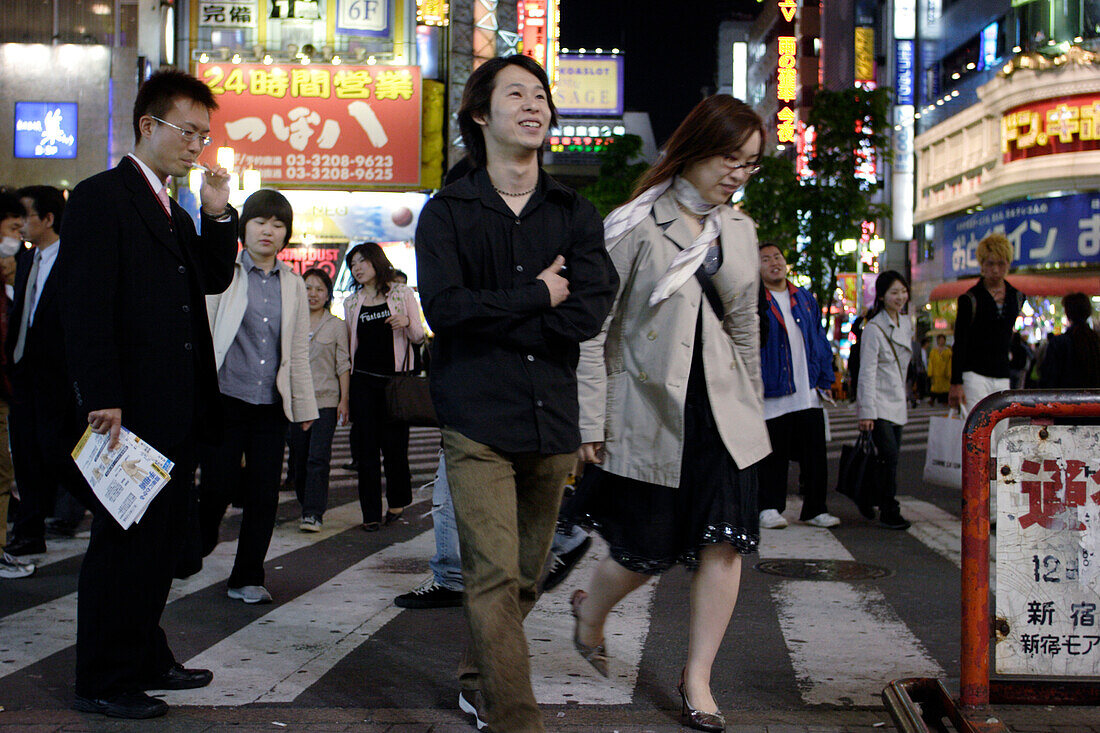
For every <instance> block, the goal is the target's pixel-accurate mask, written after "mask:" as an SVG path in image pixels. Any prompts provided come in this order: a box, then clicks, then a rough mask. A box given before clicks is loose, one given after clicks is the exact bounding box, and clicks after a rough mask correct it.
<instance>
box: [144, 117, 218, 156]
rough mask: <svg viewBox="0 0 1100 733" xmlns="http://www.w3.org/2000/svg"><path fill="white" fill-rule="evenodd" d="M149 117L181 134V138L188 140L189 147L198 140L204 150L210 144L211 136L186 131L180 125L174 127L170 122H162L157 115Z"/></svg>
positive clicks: (194, 131)
mask: <svg viewBox="0 0 1100 733" xmlns="http://www.w3.org/2000/svg"><path fill="white" fill-rule="evenodd" d="M149 116H150V117H152V118H153V119H154V120H156V121H157V122H159V123H160V124H162V125H168V126H169V127H171V128H172V129H173V130H176V131H177V132H179V134H180V137H182V138H183V139H184V140H186V141H187V143H188V144H189V145H190V144H191V143H193V142H195V141H196V140H198V141H199V142H200V143H202V146H203V147H204V148H205V147H206V146H207V145H209V144H210V136H209V135H200V134H199V133H198V132H197V131H196V130H185V129H184V128H182V127H180V126H179V125H173V124H172V123H171V122H169V121H168V120H162V119H161V118H159V117H157V116H156V115H149Z"/></svg>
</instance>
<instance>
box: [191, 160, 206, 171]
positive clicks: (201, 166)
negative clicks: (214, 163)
mask: <svg viewBox="0 0 1100 733" xmlns="http://www.w3.org/2000/svg"><path fill="white" fill-rule="evenodd" d="M191 167H192V168H201V169H202V170H204V171H206V172H207V173H209V172H210V169H209V168H207V167H206V166H205V165H203V164H202V163H200V162H199V161H197V160H196V161H195V162H194V163H192V164H191Z"/></svg>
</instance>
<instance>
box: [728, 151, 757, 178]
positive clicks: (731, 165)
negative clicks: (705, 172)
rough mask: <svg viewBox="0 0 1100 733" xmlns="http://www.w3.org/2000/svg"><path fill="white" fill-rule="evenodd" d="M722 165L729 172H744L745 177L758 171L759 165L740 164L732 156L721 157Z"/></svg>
mask: <svg viewBox="0 0 1100 733" xmlns="http://www.w3.org/2000/svg"><path fill="white" fill-rule="evenodd" d="M722 164H723V165H725V166H726V168H727V169H729V170H731V171H744V172H745V173H746V174H747V175H750V176H751V175H752V174H754V173H757V172H759V171H760V164H759V163H742V162H740V161H738V160H737V158H735V157H733V156H732V155H723V156H722Z"/></svg>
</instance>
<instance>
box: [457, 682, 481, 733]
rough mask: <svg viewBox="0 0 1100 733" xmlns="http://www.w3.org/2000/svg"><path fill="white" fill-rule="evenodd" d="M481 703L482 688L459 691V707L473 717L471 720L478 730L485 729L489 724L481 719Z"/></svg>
mask: <svg viewBox="0 0 1100 733" xmlns="http://www.w3.org/2000/svg"><path fill="white" fill-rule="evenodd" d="M481 703H482V700H481V691H480V690H463V691H462V692H460V693H458V709H459V710H461V711H462V712H464V713H466V714H467V715H469V716H470V717H471V718H473V721H471V722H473V724H474V727H475V728H477V729H478V730H484V729H485V727H486V726H487V725H488V724H487V723H486V722H485V721H484V720H482V719H481Z"/></svg>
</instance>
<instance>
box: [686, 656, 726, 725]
mask: <svg viewBox="0 0 1100 733" xmlns="http://www.w3.org/2000/svg"><path fill="white" fill-rule="evenodd" d="M676 691H677V692H679V693H680V701H681V703H682V704H681V706H680V723H681V724H682V725H686V726H687V727H689V728H694V729H695V730H705V731H709V732H710V733H722V731H724V730H725V729H726V718H725V716H723V715H722V711H721V710H716V711H715V712H713V713H706V712H703V711H702V710H696V709H695V708H693V707H692V706H691V703H690V702H688V696H687V692H685V691H684V670H680V684H679V685H677V686H676Z"/></svg>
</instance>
